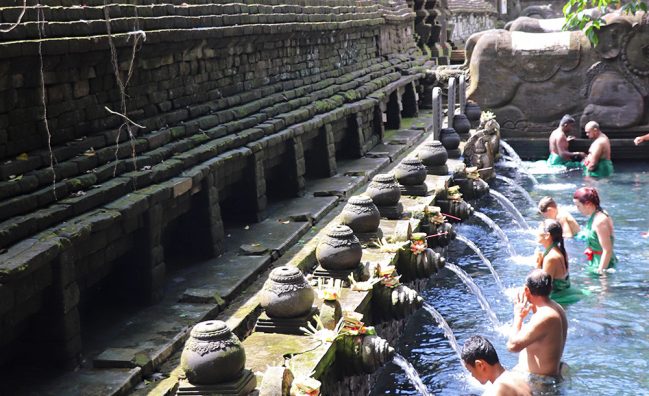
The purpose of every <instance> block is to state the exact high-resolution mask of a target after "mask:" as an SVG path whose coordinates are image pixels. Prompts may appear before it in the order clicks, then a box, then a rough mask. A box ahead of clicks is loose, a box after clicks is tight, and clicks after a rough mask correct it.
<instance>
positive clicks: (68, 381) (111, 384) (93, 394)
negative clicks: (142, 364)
mask: <svg viewBox="0 0 649 396" xmlns="http://www.w3.org/2000/svg"><path fill="white" fill-rule="evenodd" d="M141 371H142V370H141V369H140V368H139V367H136V368H131V369H124V368H115V369H81V370H78V371H74V372H70V373H67V374H65V375H63V376H61V377H59V378H57V379H56V380H53V381H50V382H45V383H43V384H42V385H40V386H39V387H38V388H37V389H32V390H30V392H29V393H28V394H30V395H43V396H60V395H69V396H104V395H115V396H122V395H127V394H128V393H129V390H130V389H132V388H133V387H134V386H135V385H136V384H137V383H138V382H139V381H141V380H142V374H141ZM14 391H16V392H17V393H14V394H18V393H20V389H14Z"/></svg>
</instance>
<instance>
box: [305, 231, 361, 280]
mask: <svg viewBox="0 0 649 396" xmlns="http://www.w3.org/2000/svg"><path fill="white" fill-rule="evenodd" d="M361 256H363V248H362V247H361V244H360V242H359V241H358V238H356V235H354V231H352V229H351V228H349V227H348V226H346V225H342V224H341V225H337V226H335V227H331V228H329V229H327V230H326V231H325V237H324V238H323V239H322V240H320V242H319V243H318V246H317V247H316V250H315V257H316V260H318V264H320V265H321V266H322V268H324V269H327V270H334V271H341V270H353V269H356V268H357V267H358V264H359V263H360V262H361Z"/></svg>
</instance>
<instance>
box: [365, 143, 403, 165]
mask: <svg viewBox="0 0 649 396" xmlns="http://www.w3.org/2000/svg"><path fill="white" fill-rule="evenodd" d="M407 148H408V146H406V145H402V144H385V143H381V144H377V145H376V146H374V148H372V150H370V151H368V152H367V154H366V155H367V156H368V157H370V158H389V159H390V162H392V161H394V160H395V159H396V158H398V157H399V156H400V155H401V154H403V153H404V152H405V151H406V149H407Z"/></svg>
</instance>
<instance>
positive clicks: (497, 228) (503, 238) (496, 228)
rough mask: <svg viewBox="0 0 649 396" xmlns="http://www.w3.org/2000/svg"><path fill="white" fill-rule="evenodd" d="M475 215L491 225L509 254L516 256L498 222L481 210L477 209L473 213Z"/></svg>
mask: <svg viewBox="0 0 649 396" xmlns="http://www.w3.org/2000/svg"><path fill="white" fill-rule="evenodd" d="M473 214H474V215H475V217H477V218H479V219H480V220H482V221H483V222H484V223H485V224H486V225H488V226H489V227H491V229H492V230H494V231H496V234H498V236H499V237H500V240H501V241H503V242H505V244H506V245H507V252H509V255H510V256H516V251H515V250H514V248H513V247H512V244H511V242H509V238H507V234H505V231H503V229H502V228H500V226H499V225H498V224H496V222H495V221H493V220H491V218H490V217H489V216H487V215H486V214H484V213H482V212H478V211H477V210H476V211H475V212H474V213H473Z"/></svg>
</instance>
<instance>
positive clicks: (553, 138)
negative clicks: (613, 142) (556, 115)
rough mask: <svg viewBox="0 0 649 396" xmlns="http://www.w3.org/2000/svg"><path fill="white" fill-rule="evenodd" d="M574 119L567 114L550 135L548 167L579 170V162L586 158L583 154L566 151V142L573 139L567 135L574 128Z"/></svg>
mask: <svg viewBox="0 0 649 396" xmlns="http://www.w3.org/2000/svg"><path fill="white" fill-rule="evenodd" d="M575 125H576V123H575V119H574V118H572V117H571V116H569V115H568V114H566V115H564V116H563V118H561V121H559V127H558V128H557V129H555V130H554V131H552V133H551V134H550V141H549V143H550V156H549V157H548V160H547V164H548V165H564V166H566V167H568V168H579V167H580V166H581V165H580V164H579V161H581V160H582V158H584V157H585V156H586V154H585V153H579V152H572V151H568V142H569V141H570V140H572V139H573V138H574V137H573V136H570V137H568V136H567V135H569V134H570V133H571V132H572V131H573V130H574V128H575Z"/></svg>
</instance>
